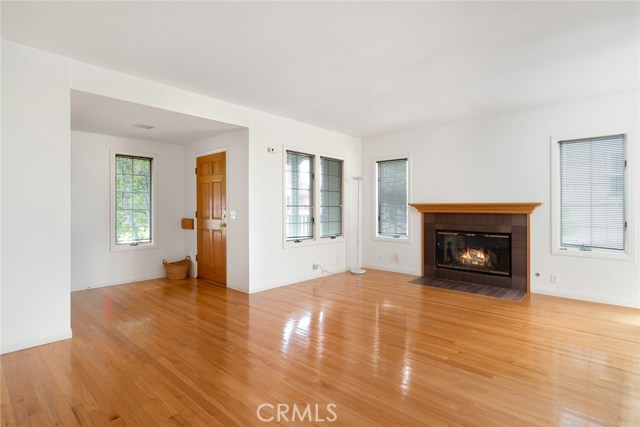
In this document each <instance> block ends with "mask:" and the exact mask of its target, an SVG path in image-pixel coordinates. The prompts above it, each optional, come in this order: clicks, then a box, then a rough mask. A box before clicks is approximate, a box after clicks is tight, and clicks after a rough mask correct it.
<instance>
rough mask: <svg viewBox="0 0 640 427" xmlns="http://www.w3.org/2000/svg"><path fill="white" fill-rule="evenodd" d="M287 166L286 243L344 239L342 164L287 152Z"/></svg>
mask: <svg viewBox="0 0 640 427" xmlns="http://www.w3.org/2000/svg"><path fill="white" fill-rule="evenodd" d="M285 165H286V166H285V179H284V181H285V182H284V187H285V189H284V190H285V225H284V226H285V241H286V242H291V243H296V244H298V243H302V242H304V241H309V242H314V241H316V242H317V241H319V240H321V239H322V240H325V241H330V240H335V239H336V238H338V237H341V236H342V235H343V230H342V221H343V219H342V218H343V214H344V213H343V209H342V198H343V196H342V194H343V192H342V191H343V161H342V160H339V159H334V158H330V157H324V156H319V155H316V154H309V153H301V152H299V151H291V150H287V151H286V160H285ZM316 218H317V219H319V221H316Z"/></svg>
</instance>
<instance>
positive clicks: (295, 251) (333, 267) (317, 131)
mask: <svg viewBox="0 0 640 427" xmlns="http://www.w3.org/2000/svg"><path fill="white" fill-rule="evenodd" d="M71 87H72V88H73V89H74V90H79V91H83V92H89V93H94V94H96V95H101V96H107V97H111V98H116V99H121V100H124V101H129V102H134V103H138V104H143V105H149V106H151V107H156V108H162V109H165V110H169V111H175V112H178V113H183V114H190V115H193V116H196V117H202V118H205V119H211V120H216V121H220V122H225V123H230V124H234V125H237V126H240V127H244V128H247V129H248V132H249V144H248V162H249V163H248V165H247V166H246V167H247V168H248V171H249V177H248V192H249V200H250V204H249V211H248V229H247V230H249V231H248V232H249V256H248V259H249V265H248V269H249V273H248V277H249V282H250V283H249V288H248V291H249V292H257V291H260V290H264V289H269V288H273V287H277V286H283V285H287V284H290V283H295V282H299V281H302V280H306V279H310V278H313V277H320V276H321V275H322V272H321V271H320V270H313V269H312V266H313V264H314V263H318V264H321V265H322V266H323V267H324V268H325V269H326V270H327V271H328V272H338V271H345V270H347V269H348V268H350V267H354V266H355V265H354V264H355V258H356V256H355V254H356V250H355V249H356V242H355V224H356V221H355V207H356V201H355V190H354V188H355V186H354V184H353V181H351V180H350V179H349V178H350V177H351V176H353V175H360V142H361V141H360V138H356V137H352V136H349V135H345V134H341V133H338V132H333V131H330V130H327V129H322V128H319V127H317V126H313V125H309V124H306V123H301V122H298V121H295V120H291V119H287V118H284V117H279V116H276V115H273V114H269V113H265V112H262V111H258V110H254V109H251V108H247V107H243V106H241V105H236V104H231V103H228V102H224V101H220V100H217V99H213V98H210V97H206V96H203V95H199V94H197V93H193V92H188V91H185V90H182V89H178V88H175V87H171V86H167V85H164V84H161V83H158V82H153V81H150V80H145V79H141V78H139V77H135V76H131V75H127V74H123V73H120V72H117V71H114V70H108V69H105V68H101V67H97V66H94V65H90V64H85V63H81V62H78V61H73V60H72V61H71ZM284 146H290V147H298V148H301V149H308V150H313V151H314V152H320V153H325V154H331V155H334V156H338V157H340V158H343V159H344V161H345V170H344V176H345V195H344V201H345V206H344V210H345V220H346V224H345V234H346V241H343V242H340V243H328V244H318V245H314V246H307V247H301V248H290V249H289V248H284V247H283V210H284V203H283V175H284V164H283V158H282V150H283V147H284ZM268 147H272V148H275V149H276V152H275V153H270V152H267V148H268ZM185 209H186V212H185V214H188V213H189V211H190V210H191V208H189V207H186V208H185ZM245 277H246V276H245Z"/></svg>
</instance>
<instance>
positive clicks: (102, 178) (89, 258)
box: [71, 131, 186, 291]
mask: <svg viewBox="0 0 640 427" xmlns="http://www.w3.org/2000/svg"><path fill="white" fill-rule="evenodd" d="M112 150H117V151H119V152H121V153H124V154H126V153H136V152H137V153H147V154H152V155H154V159H155V160H154V169H153V172H154V173H155V174H156V177H155V180H154V181H155V183H156V188H155V190H154V199H155V211H154V216H153V227H154V228H155V236H154V237H155V243H156V245H155V247H153V248H136V249H133V250H126V251H116V252H112V251H111V244H110V239H111V228H110V227H111V206H110V203H111V201H110V200H111V196H110V191H111V182H110V181H111V170H110V168H111V155H112V153H111V152H112ZM183 153H184V147H182V146H180V145H175V144H163V143H159V142H151V141H142V140H138V139H129V138H121V137H116V136H110V135H101V134H94V133H87V132H77V131H72V132H71V290H72V291H76V290H81V289H87V288H96V287H101V286H109V285H116V284H121V283H130V282H135V281H140V280H147V279H154V278H158V277H164V276H165V272H164V267H163V265H162V260H163V259H167V260H170V261H177V260H180V259H183V258H184V257H185V255H186V254H185V250H184V238H183V234H184V233H185V232H186V230H182V229H181V227H180V219H181V218H182V204H183V200H184V195H183V179H184V173H183V160H182V157H183Z"/></svg>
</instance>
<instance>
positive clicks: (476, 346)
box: [1, 271, 640, 427]
mask: <svg viewBox="0 0 640 427" xmlns="http://www.w3.org/2000/svg"><path fill="white" fill-rule="evenodd" d="M412 278H414V277H413V276H407V275H401V274H394V273H384V272H379V271H369V272H368V273H367V274H366V275H364V276H352V275H349V274H339V275H335V276H330V277H326V278H322V279H317V280H312V281H309V282H304V283H300V284H296V285H293V286H288V287H284V288H279V289H275V290H271V291H266V292H262V293H258V294H253V295H246V294H242V293H239V292H235V291H233V290H229V289H226V288H224V287H218V286H215V285H212V284H209V283H207V282H200V283H198V281H196V280H195V279H187V280H183V281H167V280H152V281H147V282H139V283H135V284H130V285H122V286H114V287H109V288H101V289H94V290H88V291H82V292H75V293H73V294H72V327H73V334H74V338H73V339H72V340H67V341H63V342H58V343H54V344H49V345H45V346H41V347H37V348H33V349H29V350H24V351H19V352H15V353H10V354H7V355H4V356H2V358H1V362H2V369H1V371H2V387H1V393H2V394H1V397H2V415H1V419H2V425H19V426H29V425H31V426H37V427H40V426H48V425H59V426H78V425H80V426H103V425H109V426H187V425H192V426H254V425H255V426H271V425H299V426H302V425H304V426H309V425H314V426H321V427H322V426H444V425H479V426H501V425H503V426H524V425H534V426H554V425H563V426H564V425H571V426H584V425H591V426H600V425H611V426H639V425H640V311H639V310H633V309H625V308H620V307H613V306H607V305H601V304H592V303H586V302H578V301H573V300H567V299H560V298H553V297H547V296H542V295H529V296H527V297H525V299H524V300H523V301H522V302H519V303H516V302H512V301H506V300H501V299H496V298H489V297H483V296H476V295H470V294H464V293H456V292H452V291H448V290H442V289H434V288H428V287H424V286H420V285H413V284H408V283H407V282H408V281H409V280H411V279H412ZM278 404H280V405H287V407H288V409H289V410H288V411H285V409H287V407H285V406H280V407H279V408H278ZM261 405H262V406H261ZM270 405H271V406H270ZM307 405H310V406H307ZM330 405H334V406H330ZM294 406H295V408H294ZM278 409H280V413H281V415H282V414H283V413H284V418H283V417H280V420H279V422H278V419H277V415H278ZM296 410H297V411H298V415H300V416H297V417H296V421H295V422H292V421H291V420H292V417H294V416H296ZM305 411H306V412H305ZM316 411H317V415H318V417H316ZM258 415H260V417H262V420H261V419H259V418H258ZM302 415H304V419H303V420H302V421H301V418H303V417H302ZM334 415H335V416H334ZM310 418H311V420H310ZM287 420H288V421H287Z"/></svg>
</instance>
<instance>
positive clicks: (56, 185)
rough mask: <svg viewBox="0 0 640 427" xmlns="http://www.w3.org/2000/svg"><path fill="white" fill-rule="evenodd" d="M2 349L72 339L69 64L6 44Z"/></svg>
mask: <svg viewBox="0 0 640 427" xmlns="http://www.w3.org/2000/svg"><path fill="white" fill-rule="evenodd" d="M2 125H3V126H2V180H1V181H2V195H1V197H2V352H3V353H6V352H9V351H14V350H19V349H22V348H26V347H31V346H34V345H38V344H42V343H46V342H50V341H55V340H59V339H64V338H69V337H70V336H71V327H70V326H71V325H70V296H69V282H70V237H69V236H70V220H69V218H70V201H69V199H70V189H69V188H70V186H69V167H70V155H69V64H68V61H67V60H66V59H65V58H62V57H59V56H56V55H51V54H48V53H44V52H41V51H38V50H34V49H29V48H25V47H23V46H20V45H16V44H14V43H10V42H5V41H3V42H2Z"/></svg>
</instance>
